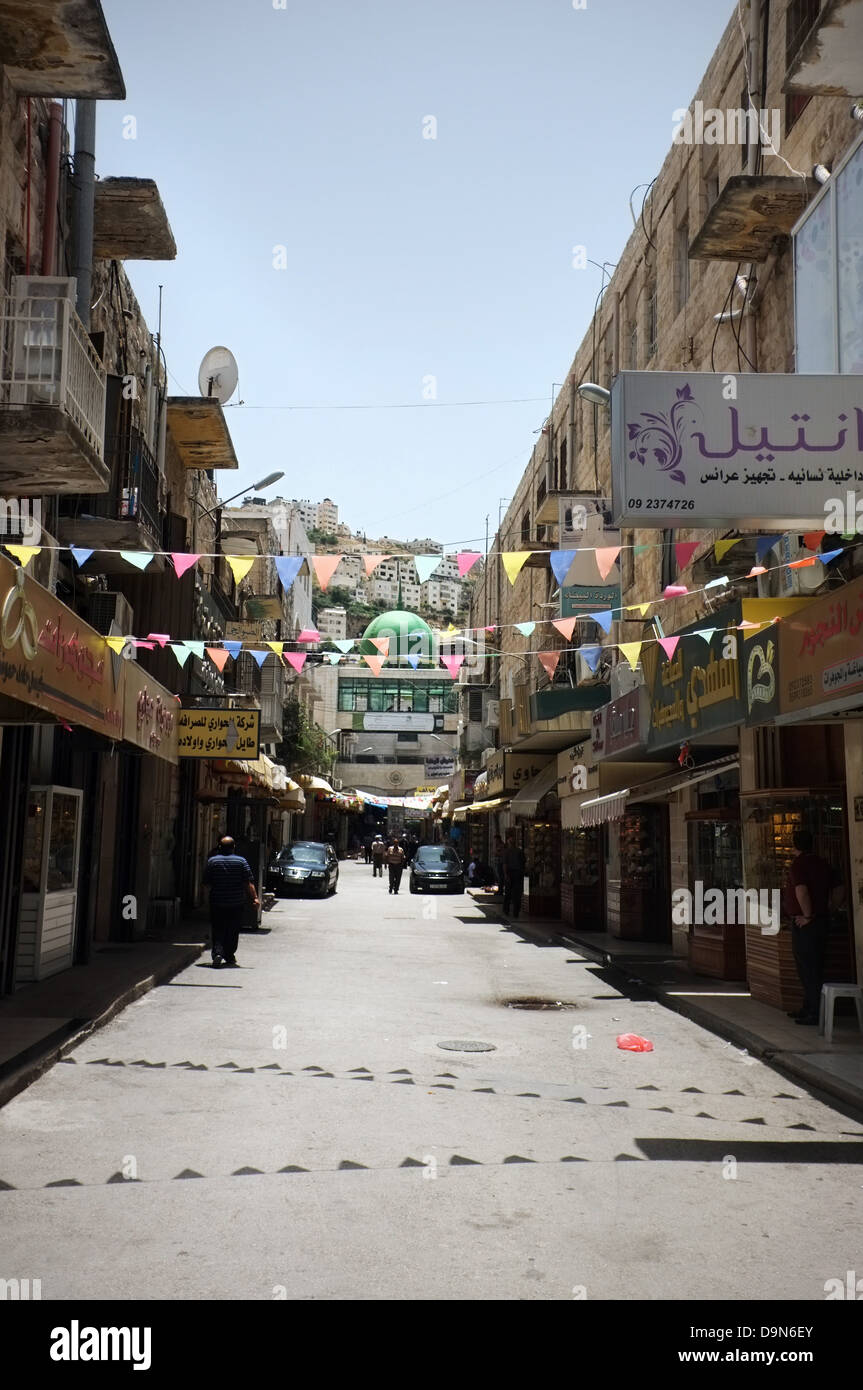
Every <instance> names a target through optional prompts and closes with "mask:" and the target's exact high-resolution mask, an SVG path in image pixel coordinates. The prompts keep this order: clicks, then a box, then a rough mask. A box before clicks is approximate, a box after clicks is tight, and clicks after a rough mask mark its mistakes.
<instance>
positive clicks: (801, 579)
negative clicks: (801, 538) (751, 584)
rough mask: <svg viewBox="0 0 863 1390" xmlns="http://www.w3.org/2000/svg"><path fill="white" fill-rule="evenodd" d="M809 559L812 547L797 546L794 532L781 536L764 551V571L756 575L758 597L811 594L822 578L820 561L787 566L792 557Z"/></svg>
mask: <svg viewBox="0 0 863 1390" xmlns="http://www.w3.org/2000/svg"><path fill="white" fill-rule="evenodd" d="M805 559H812V551H811V550H807V549H806V548H805V547H803V546H801V545H800V544H799V542H798V538H797V537H796V536H789V535H786V536H782V537H781V538H780V540H778V541H777V542H776V544H775V545H774V546H773V547H772V549H770V550H769V551H768V552H767V565H766V568H767V573H766V574H761V575H759V576H758V596H759V598H794V597H795V596H798V595H799V596H803V595H807V594H814V593H816V592H817V590H818V589H820V588H821V585H822V584H823V583H824V581H825V579H826V573H825V570H824V566H823V565H822V563H821V561H820V560H818V559H816V560H815V564H814V565H806V566H805V567H804V568H802V569H796V570H792V569H788V568H787V566H788V564H789V563H790V561H792V560H805Z"/></svg>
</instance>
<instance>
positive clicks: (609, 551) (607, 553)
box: [594, 545, 620, 579]
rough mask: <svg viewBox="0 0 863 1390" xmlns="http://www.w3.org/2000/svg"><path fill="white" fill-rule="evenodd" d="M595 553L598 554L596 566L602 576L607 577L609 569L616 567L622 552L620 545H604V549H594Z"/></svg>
mask: <svg viewBox="0 0 863 1390" xmlns="http://www.w3.org/2000/svg"><path fill="white" fill-rule="evenodd" d="M594 554H595V555H596V568H597V569H598V570H599V574H600V578H602V579H605V577H606V575H607V574H608V572H609V570H611V569H613V568H614V565H615V562H616V561H617V557H618V555H619V554H620V546H619V545H609V546H604V547H603V548H602V549H600V550H596V551H594Z"/></svg>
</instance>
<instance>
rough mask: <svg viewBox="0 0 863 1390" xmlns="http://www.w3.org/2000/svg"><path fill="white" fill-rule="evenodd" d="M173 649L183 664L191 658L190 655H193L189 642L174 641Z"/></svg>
mask: <svg viewBox="0 0 863 1390" xmlns="http://www.w3.org/2000/svg"><path fill="white" fill-rule="evenodd" d="M171 651H172V652H173V653H174V656H175V657H176V658H177V660H178V661H179V663H180V665H181V666H185V664H186V662H187V661H188V660H189V657H190V656H191V652H190V651H189V644H188V642H172V643H171Z"/></svg>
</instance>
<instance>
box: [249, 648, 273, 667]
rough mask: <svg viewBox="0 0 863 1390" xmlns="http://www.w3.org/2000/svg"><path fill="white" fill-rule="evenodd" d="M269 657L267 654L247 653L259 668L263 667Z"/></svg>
mask: <svg viewBox="0 0 863 1390" xmlns="http://www.w3.org/2000/svg"><path fill="white" fill-rule="evenodd" d="M269 655H270V653H269V652H251V651H250V652H249V656H253V657H254V658H255V660H256V661H257V663H258V665H259V666H263V664H264V662H265V661H266V659H267V657H268V656H269Z"/></svg>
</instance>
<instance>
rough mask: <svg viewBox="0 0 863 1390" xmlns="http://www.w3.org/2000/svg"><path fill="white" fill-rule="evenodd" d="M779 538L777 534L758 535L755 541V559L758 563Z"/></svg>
mask: <svg viewBox="0 0 863 1390" xmlns="http://www.w3.org/2000/svg"><path fill="white" fill-rule="evenodd" d="M778 540H779V537H778V536H759V537H758V540H757V541H756V542H755V559H756V560H757V562H758V564H759V565H760V564H761V562H762V560H763V559H764V557H765V555H767V554H768V553H769V551H771V550H772V549H773V547H774V545H775V544H776V542H777V541H778Z"/></svg>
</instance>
